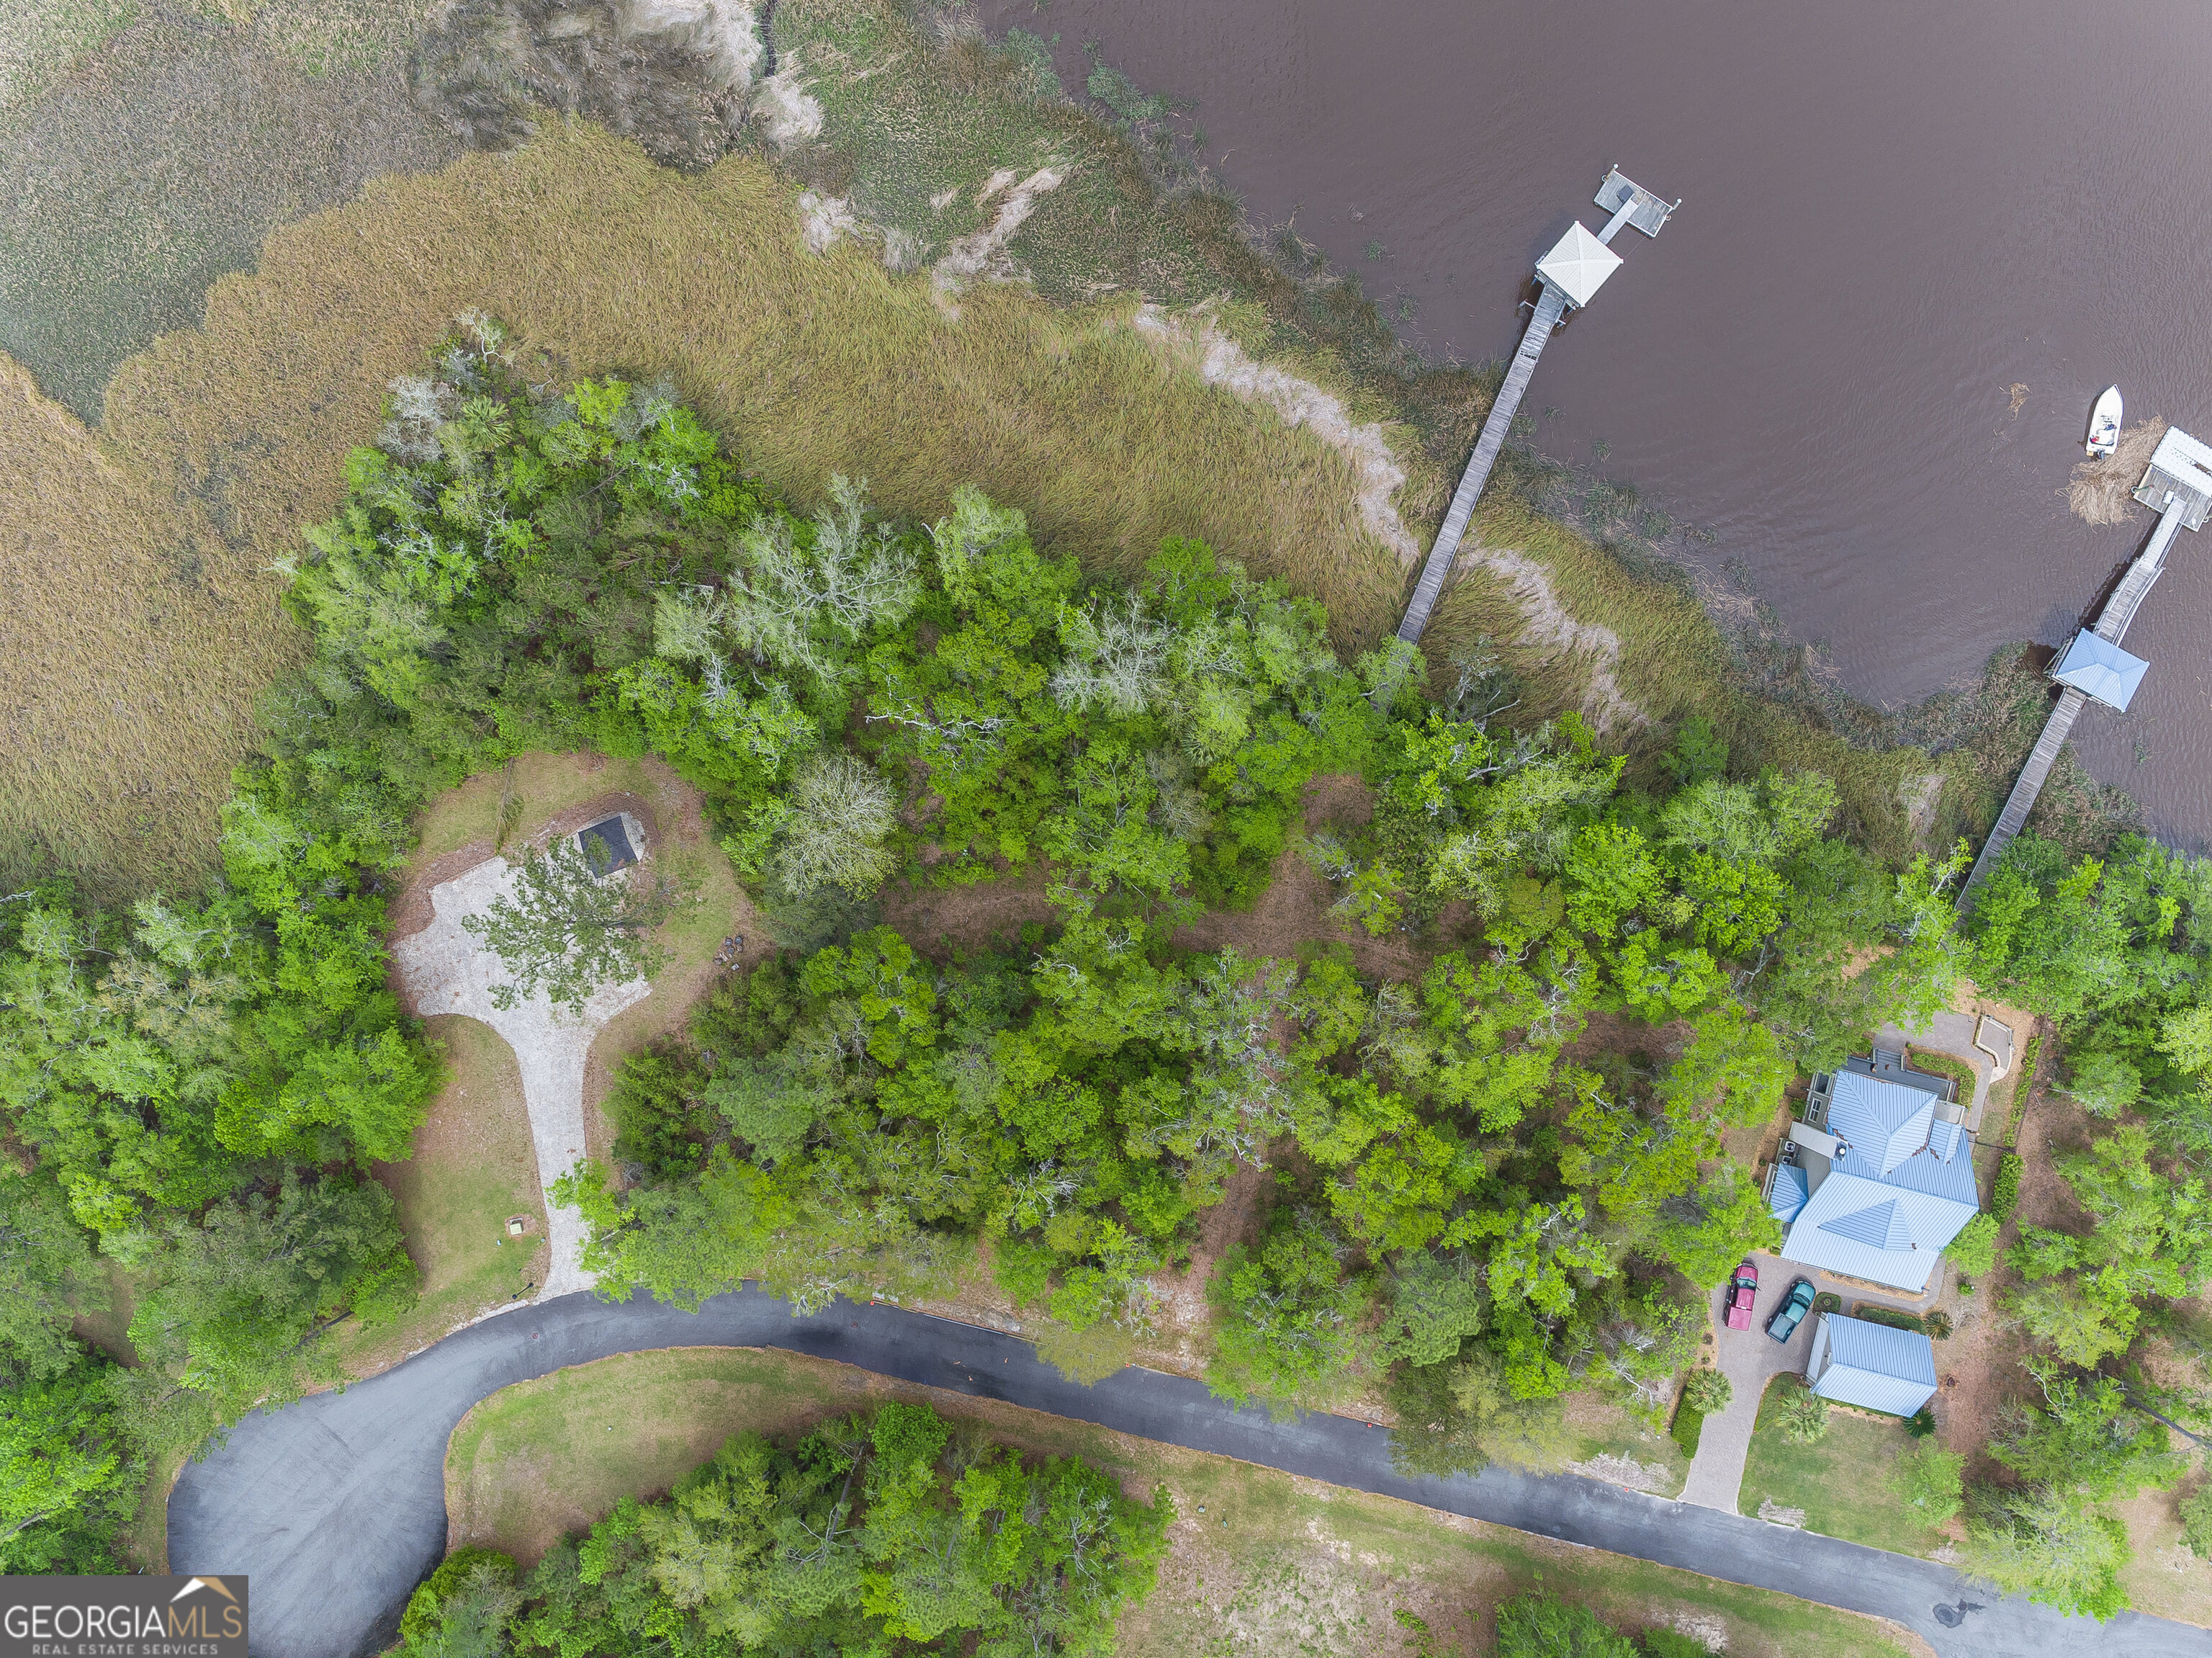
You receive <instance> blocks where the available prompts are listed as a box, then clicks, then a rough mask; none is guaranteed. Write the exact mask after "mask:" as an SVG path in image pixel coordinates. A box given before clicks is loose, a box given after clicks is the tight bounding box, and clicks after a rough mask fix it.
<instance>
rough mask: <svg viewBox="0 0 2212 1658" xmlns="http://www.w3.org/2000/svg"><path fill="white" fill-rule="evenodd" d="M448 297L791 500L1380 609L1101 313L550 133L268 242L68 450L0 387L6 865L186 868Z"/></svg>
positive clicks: (20, 384)
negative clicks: (1180, 541) (1166, 548)
mask: <svg viewBox="0 0 2212 1658" xmlns="http://www.w3.org/2000/svg"><path fill="white" fill-rule="evenodd" d="M470 305H476V306H480V307H483V308H485V309H488V310H491V311H494V312H495V313H497V314H501V315H502V316H504V317H506V318H507V319H509V320H510V321H511V322H513V324H514V325H515V326H517V328H518V329H519V330H520V332H522V334H523V335H524V336H525V337H526V338H528V339H530V340H532V341H535V342H541V343H544V344H546V345H547V346H548V347H549V349H550V348H557V354H549V355H547V356H544V357H541V358H539V359H538V372H540V373H542V374H543V375H547V376H551V375H561V374H571V373H573V374H591V373H599V372H601V371H605V370H609V369H619V370H621V371H623V372H625V373H628V374H630V375H635V376H637V377H641V378H644V377H650V376H651V375H655V374H663V373H665V374H668V375H671V377H672V378H673V379H674V381H675V382H676V384H677V386H678V388H679V391H680V392H681V393H682V395H683V396H684V397H685V398H686V399H688V400H690V402H692V403H693V404H694V405H696V406H697V407H698V408H699V409H700V410H701V411H702V415H703V416H704V417H705V418H707V419H708V420H709V422H710V423H711V424H714V426H715V427H716V428H717V429H718V430H720V431H722V432H723V433H724V434H726V436H728V437H729V439H730V440H731V441H732V446H733V447H734V448H735V449H736V450H737V452H738V455H739V457H740V459H741V460H742V462H743V464H744V466H746V467H747V468H748V469H749V470H752V471H756V472H759V473H761V474H762V475H763V476H764V477H765V478H766V479H767V480H768V481H769V484H770V485H772V486H774V487H775V488H777V489H779V490H781V491H786V492H788V493H790V494H792V495H793V496H796V497H799V498H801V499H806V498H811V497H813V496H814V495H816V494H817V493H818V492H819V491H821V490H822V488H823V486H824V485H825V484H826V480H827V479H828V477H829V474H830V473H831V472H833V471H841V472H846V473H848V474H853V475H858V476H862V477H865V478H866V479H868V480H869V491H870V496H871V498H872V501H873V502H874V503H876V504H877V505H878V507H879V508H881V509H884V510H887V511H890V512H894V513H908V514H914V515H921V516H924V517H935V516H937V515H940V514H941V513H942V512H943V511H944V510H945V503H946V501H947V499H948V497H950V495H951V491H952V490H953V488H954V487H955V486H956V485H959V484H961V483H963V482H968V481H974V482H976V483H979V484H980V485H981V486H982V487H983V488H984V489H985V490H986V491H987V492H989V493H990V494H991V495H992V496H993V497H994V498H996V499H1000V500H1003V501H1006V502H1009V503H1012V504H1015V505H1018V506H1020V507H1021V508H1023V509H1024V510H1025V511H1027V512H1028V513H1029V515H1030V521H1031V524H1032V525H1033V527H1035V528H1036V531H1037V532H1038V533H1039V535H1040V539H1042V540H1043V541H1044V542H1046V543H1048V544H1049V545H1053V546H1058V547H1060V548H1064V549H1066V550H1069V551H1072V552H1074V553H1076V554H1077V555H1078V556H1079V557H1080V558H1083V559H1084V561H1085V563H1086V564H1091V565H1092V566H1094V567H1102V566H1111V567H1116V568H1123V569H1127V568H1133V567H1134V566H1135V565H1136V564H1139V563H1140V562H1141V561H1142V560H1143V558H1146V556H1147V555H1148V554H1149V553H1150V552H1152V550H1153V549H1154V548H1155V547H1156V546H1158V542H1159V540H1160V539H1161V538H1162V537H1163V536H1165V535H1169V534H1195V535H1199V536H1202V537H1204V538H1206V539H1208V540H1210V541H1211V542H1212V543H1213V545H1214V546H1216V547H1217V548H1218V550H1219V551H1220V552H1223V553H1225V554H1226V555H1228V556H1230V557H1231V558H1240V559H1243V561H1244V562H1246V563H1247V564H1249V565H1250V566H1252V567H1253V568H1254V569H1255V570H1256V571H1259V572H1261V573H1264V574H1269V575H1279V576H1284V577H1285V578H1287V579H1290V580H1291V581H1293V582H1296V583H1297V585H1298V586H1299V587H1301V588H1304V589H1305V590H1307V591H1310V592H1314V593H1316V594H1317V595H1318V596H1319V597H1321V598H1322V599H1323V600H1325V601H1326V602H1328V605H1329V607H1330V608H1331V611H1332V613H1333V615H1334V618H1335V622H1336V628H1337V632H1338V637H1339V641H1340V643H1344V644H1346V645H1354V644H1359V643H1365V642H1367V641H1370V640H1372V639H1373V638H1374V637H1376V635H1377V634H1379V633H1380V632H1381V631H1383V630H1384V629H1385V628H1387V627H1388V626H1389V624H1390V622H1391V620H1392V619H1394V612H1395V602H1396V597H1397V591H1398V588H1399V585H1400V574H1399V567H1398V564H1397V560H1396V558H1395V556H1394V555H1393V554H1392V553H1391V552H1389V549H1388V548H1386V547H1385V546H1383V544H1382V543H1381V542H1380V541H1378V540H1377V539H1376V538H1375V537H1374V535H1373V534H1372V533H1371V532H1370V531H1369V530H1368V529H1367V528H1366V527H1365V526H1364V524H1363V523H1362V521H1361V520H1360V518H1359V515H1358V508H1357V505H1356V503H1355V502H1354V499H1353V497H1354V494H1355V491H1356V488H1357V485H1356V482H1355V480H1354V477H1353V473H1352V468H1351V466H1350V464H1349V463H1348V462H1347V461H1346V460H1344V458H1343V457H1342V456H1340V455H1339V454H1337V453H1336V452H1335V451H1334V450H1332V449H1330V448H1328V447H1327V446H1325V445H1324V444H1322V442H1319V441H1318V440H1316V438H1314V437H1313V436H1310V435H1308V434H1305V433H1302V432H1298V431H1294V430H1287V429H1285V427H1284V426H1283V425H1282V424H1281V423H1280V422H1279V420H1277V419H1276V418H1275V417H1273V415H1272V414H1270V413H1267V412H1266V411H1259V410H1255V409H1253V408H1250V407H1248V406H1247V405H1243V404H1241V403H1238V402H1237V401H1236V400H1235V399H1232V398H1230V397H1227V396H1225V395H1224V394H1222V393H1217V392H1215V391H1212V390H1211V389H1210V388H1208V387H1205V386H1204V385H1202V384H1201V383H1200V382H1199V381H1198V380H1197V379H1196V377H1195V376H1194V375H1189V374H1188V373H1187V372H1184V371H1182V370H1180V369H1177V368H1176V367H1175V366H1174V365H1172V364H1170V363H1168V362H1167V361H1165V360H1164V358H1163V357H1162V356H1161V355H1160V354H1159V353H1158V351H1156V350H1154V349H1152V347H1151V346H1149V345H1148V344H1146V343H1145V341H1144V340H1143V339H1142V338H1140V337H1139V335H1138V334H1137V333H1136V332H1135V331H1133V329H1131V328H1129V327H1128V326H1127V325H1126V323H1125V322H1124V320H1122V317H1123V313H1122V312H1121V310H1118V309H1116V308H1113V307H1111V306H1107V307H1093V308H1084V309H1079V310H1075V311H1073V312H1071V311H1067V310H1056V309H1054V308H1051V307H1048V306H1047V305H1044V304H1042V303H1041V302H1039V301H1038V300H1037V298H1036V296H1033V295H1031V294H1030V293H1028V292H1026V291H1024V290H1019V289H1012V288H984V289H979V290H975V291H973V292H971V293H970V294H969V295H967V296H964V297H963V305H962V314H961V315H960V317H959V318H957V319H955V318H953V317H951V316H950V315H948V314H946V312H945V310H944V309H943V308H940V307H939V305H938V304H936V303H935V302H933V299H932V297H931V290H930V289H929V286H928V284H927V280H926V279H924V278H920V277H896V276H894V275H893V274H892V273H890V272H889V271H885V270H884V268H883V267H882V265H880V264H879V263H878V262H877V260H876V259H874V258H872V256H871V255H870V254H869V253H867V252H866V251H865V250H863V249H862V248H860V247H856V246H854V245H852V244H846V245H842V246H840V247H835V248H833V249H831V250H830V252H829V253H828V254H826V255H823V256H818V257H817V256H815V255H811V254H809V253H806V252H805V249H804V247H803V246H802V244H801V242H800V240H799V221H798V217H797V214H796V210H795V208H794V205H793V191H792V190H791V188H790V186H788V185H787V183H786V182H784V181H782V180H779V179H778V178H776V177H775V175H774V174H772V173H771V172H770V171H769V168H767V167H766V166H765V165H763V163H761V162H758V161H756V160H752V159H749V158H746V157H741V156H732V157H730V158H727V159H726V160H725V161H724V162H720V164H718V165H717V166H716V167H714V168H712V169H710V170H708V172H706V173H704V174H701V175H699V176H698V177H696V178H692V179H686V178H683V177H680V176H678V175H677V174H672V173H670V172H667V171H665V170H664V169H659V168H654V167H653V166H652V164H651V163H650V162H647V160H646V158H645V157H644V155H642V154H641V152H640V151H639V150H638V149H636V148H635V146H633V145H630V144H628V143H623V142H622V141H620V140H617V139H615V138H613V137H611V136H610V135H608V134H606V133H605V132H604V131H600V130H599V129H597V128H593V127H590V126H586V125H574V126H566V125H564V126H562V127H560V128H559V129H557V130H556V131H550V132H548V133H547V134H545V135H544V136H543V137H540V138H539V139H538V141H537V142H536V143H532V145H530V146H529V147H527V148H526V149H522V150H520V151H516V152H513V153H512V154H507V155H471V156H468V157H465V158H464V159H462V160H461V161H459V162H456V163H455V164H454V165H453V167H451V168H448V169H447V170H446V171H445V172H443V173H441V174H435V175H432V176H428V177H415V178H395V179H385V180H379V181H377V182H376V183H375V184H374V185H373V186H371V187H370V188H369V189H368V191H367V192H364V193H363V195H362V198H361V199H359V200H357V201H356V202H354V203H352V204H349V205H348V206H346V207H344V208H342V209H338V210H334V211H331V212H327V213H324V214H319V215H316V216H312V217H310V218H308V219H306V220H303V221H302V222H299V223H297V224H295V225H291V226H289V227H286V228H285V229H281V230H279V231H278V232H276V234H275V235H273V236H272V237H271V238H270V241H269V243H268V245H267V247H265V249H264V253H263V259H262V267H261V269H260V271H258V272H257V273H256V274H254V275H252V276H234V277H226V278H224V279H223V280H222V281H221V282H218V283H216V286H215V287H214V288H213V289H212V290H210V294H209V296H208V303H207V316H206V322H205V326H204V327H203V328H201V329H197V330H189V331H184V332H177V333H173V334H171V335H168V336H166V337H164V338H162V339H161V340H160V341H159V342H157V343H156V344H155V346H154V347H153V349H151V350H148V351H146V352H144V353H143V354H141V355H140V356H139V357H136V358H134V359H132V360H131V362H130V363H127V364H125V367H124V369H122V370H121V371H120V372H119V373H118V375H117V376H116V379H115V381H113V383H112V385H111V387H110V388H109V392H108V397H107V418H106V424H105V427H104V430H102V432H101V433H100V435H99V436H94V435H92V434H90V433H88V432H87V431H86V430H84V429H83V428H82V426H81V425H80V424H78V423H77V422H76V420H75V419H73V418H71V417H70V416H69V415H68V414H67V413H66V412H65V411H63V410H61V409H59V408H58V407H57V406H56V405H53V404H52V402H50V401H48V400H47V399H45V398H43V397H41V396H40V395H39V393H37V391H36V390H35V388H34V387H33V386H32V385H31V384H30V382H29V380H28V377H27V376H26V375H22V374H21V372H20V370H17V371H15V372H12V373H10V374H9V375H8V376H7V377H6V378H5V380H4V381H0V460H4V463H5V465H6V466H7V468H8V471H9V475H10V476H11V477H12V478H14V479H16V480H18V488H17V489H16V490H15V491H11V492H10V493H9V498H8V500H7V502H6V503H5V504H4V505H0V546H5V547H7V548H8V549H9V552H10V557H9V560H8V563H7V565H6V570H7V580H8V582H9V588H8V591H7V594H6V598H7V600H8V601H9V602H8V604H7V607H6V621H5V623H4V624H0V625H4V627H5V628H6V630H7V633H8V636H9V637H7V640H6V643H7V645H8V647H9V648H8V649H6V650H5V651H4V652H0V686H4V692H0V705H4V706H5V707H7V708H8V709H9V713H10V716H11V726H12V727H13V731H12V732H11V735H10V741H9V742H8V743H7V744H6V745H4V752H0V848H4V850H5V851H6V853H7V855H8V859H9V863H10V864H11V865H19V864H21V863H41V862H52V863H58V864H60V865H61V866H63V867H64V868H68V869H74V870H76V871H77V872H79V873H80V874H82V875H84V876H85V877H86V878H87V879H88V880H89V881H92V882H93V883H94V885H95V886H96V887H106V888H110V889H118V888H121V887H128V886H131V885H133V884H141V883H153V882H156V881H162V880H171V881H175V880H179V879H189V878H190V875H191V872H192V871H193V870H195V869H205V868H206V867H207V860H208V856H209V854H210V850H211V830H212V827H213V814H214V808H215V807H216V804H217V803H218V802H219V801H220V800H221V798H222V795H223V793H224V792H225V790H226V789H227V786H228V771H229V768H230V767H231V766H232V765H234V764H235V763H236V762H237V761H238V760H239V759H241V758H242V757H243V755H244V753H245V752H246V747H247V743H248V739H249V735H250V730H251V725H250V716H251V705H252V699H253V698H254V697H255V695H256V694H257V693H258V692H259V690H260V689H261V687H262V686H264V685H265V684H267V683H268V681H269V680H270V678H271V677H272V676H273V675H274V674H275V673H276V671H277V670H278V669H279V668H281V667H283V666H284V665H285V664H286V663H287V662H289V661H293V660H295V658H296V655H297V654H298V653H299V651H300V649H301V643H302V640H301V635H300V633H299V632H298V631H297V630H296V629H295V627H294V626H293V625H291V624H290V623H289V621H287V620H286V619H284V618H283V616H282V614H281V613H280V611H279V608H278V598H279V589H278V584H277V582H276V578H274V577H273V576H270V575H268V574H267V573H266V571H267V567H268V566H269V565H270V564H272V563H273V562H274V561H275V560H276V558H279V557H281V556H283V554H285V553H286V552H289V551H291V550H293V549H294V548H295V546H296V545H297V543H296V536H297V533H298V529H299V527H300V526H301V524H303V523H307V522H312V521H314V520H316V519H317V518H319V517H321V516H322V515H325V514H327V513H328V512H329V511H330V510H331V508H332V507H333V506H334V505H335V503H336V502H337V497H338V494H339V489H340V485H341V481H342V480H341V477H340V469H341V463H342V461H343V457H344V454H345V452H346V450H347V449H348V448H349V447H351V446H352V445H354V444H356V443H360V442H366V441H367V440H368V438H369V437H370V436H372V435H373V434H374V431H375V430H376V428H377V426H378V424H379V421H380V405H381V401H382V398H383V395H384V387H385V384H386V381H389V380H390V379H391V378H392V376H394V375H398V374H401V373H404V372H405V371H407V370H408V369H410V368H412V367H413V366H414V365H415V364H416V363H417V362H418V361H419V360H420V358H421V356H422V353H423V352H424V351H425V350H427V349H428V347H429V346H430V345H431V344H433V343H434V342H435V340H436V339H437V338H438V337H439V336H440V334H441V332H442V330H443V329H444V327H445V326H447V321H448V320H449V319H450V318H451V317H452V315H453V314H454V313H455V312H456V311H458V310H459V309H461V308H465V307H466V306H470ZM17 734H20V735H17Z"/></svg>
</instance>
